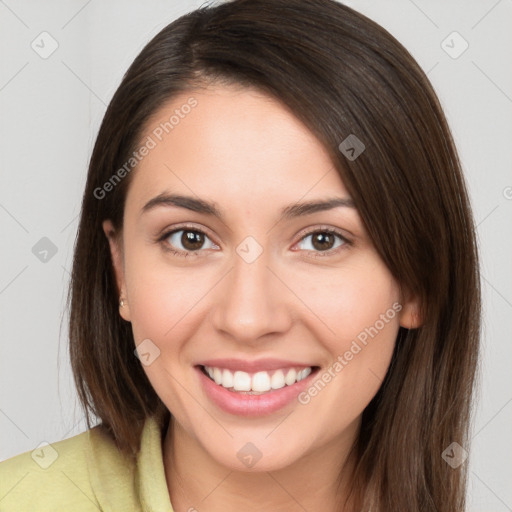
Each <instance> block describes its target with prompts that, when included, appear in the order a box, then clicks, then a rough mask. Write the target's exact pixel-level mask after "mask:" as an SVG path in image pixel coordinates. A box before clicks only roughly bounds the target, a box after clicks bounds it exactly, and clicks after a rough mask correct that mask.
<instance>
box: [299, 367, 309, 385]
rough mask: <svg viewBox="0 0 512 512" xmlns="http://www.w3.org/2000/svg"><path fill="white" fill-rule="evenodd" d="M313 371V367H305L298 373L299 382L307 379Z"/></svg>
mask: <svg viewBox="0 0 512 512" xmlns="http://www.w3.org/2000/svg"><path fill="white" fill-rule="evenodd" d="M310 373H311V368H304V369H303V370H301V371H300V372H299V373H298V374H297V382H299V381H301V380H302V379H305V378H306V377H307V376H308V375H309V374H310Z"/></svg>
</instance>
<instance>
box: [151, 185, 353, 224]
mask: <svg viewBox="0 0 512 512" xmlns="http://www.w3.org/2000/svg"><path fill="white" fill-rule="evenodd" d="M173 206H174V207H178V208H186V209H187V210H191V211H193V212H197V213H203V214H205V215H212V216H214V217H217V218H218V219H220V220H222V221H224V220H225V218H224V215H223V213H222V212H221V211H220V210H219V209H218V208H217V206H216V205H215V204H214V203H212V202H210V201H206V200H204V199H199V198H195V197H191V196H184V195H179V194H168V193H166V192H163V193H161V194H159V195H158V196H156V197H154V198H153V199H151V200H149V201H148V202H147V203H146V204H145V205H144V206H143V207H142V210H141V215H142V214H144V213H147V212H149V211H151V210H153V209H155V208H157V207H173ZM339 207H347V208H354V209H355V205H354V201H353V200H352V199H351V198H349V197H332V198H329V199H324V200H316V201H308V202H305V203H295V204H291V205H288V206H286V207H285V208H283V209H282V210H281V215H280V220H286V219H293V218H297V217H302V216H304V215H311V214H313V213H317V212H323V211H326V210H332V209H334V208H339Z"/></svg>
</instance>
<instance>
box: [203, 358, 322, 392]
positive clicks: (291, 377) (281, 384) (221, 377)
mask: <svg viewBox="0 0 512 512" xmlns="http://www.w3.org/2000/svg"><path fill="white" fill-rule="evenodd" d="M199 368H200V369H201V371H202V373H203V374H204V375H206V376H207V377H208V378H209V379H210V380H211V381H213V382H215V384H217V385H218V386H222V387H223V388H225V389H226V390H228V391H231V392H233V393H237V394H244V395H262V394H265V393H271V392H273V391H277V390H278V389H282V388H285V387H289V386H293V385H294V384H296V383H297V382H300V381H301V380H303V379H305V378H306V377H308V376H309V375H311V374H312V373H316V372H317V371H318V370H319V367H318V366H307V367H297V368H283V369H277V370H271V371H259V372H255V373H248V372H244V371H231V370H228V369H227V368H218V367H213V366H204V365H199Z"/></svg>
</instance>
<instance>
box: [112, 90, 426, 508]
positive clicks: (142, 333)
mask: <svg viewBox="0 0 512 512" xmlns="http://www.w3.org/2000/svg"><path fill="white" fill-rule="evenodd" d="M191 96H193V97H194V98H196V100H197V106H196V107H195V108H194V109H193V110H192V111H191V112H190V113H189V114H188V115H187V116H185V117H184V118H183V119H180V122H179V125H177V126H175V127H174V129H173V130H172V131H171V132H170V133H169V134H167V135H165V137H164V138H163V140H162V141H161V142H159V143H158V144H157V146H156V147H155V148H154V149H152V150H151V151H150V152H149V154H148V155H147V156H146V157H145V158H144V159H143V160H142V161H141V162H140V163H139V164H138V166H137V169H136V170H135V171H133V172H134V175H133V176H132V179H133V181H132V183H131V184H130V188H129V190H128V195H127V200H126V206H125V211H124V226H123V231H122V232H121V233H115V232H114V231H113V228H112V224H111V222H110V221H108V220H107V221H105V222H104V224H103V228H104V231H105V234H106V236H107V237H108V239H109V242H110V248H111V253H112V260H113V264H114V268H115V273H116V277H117V281H118V287H119V292H120V296H121V297H124V298H125V302H126V304H125V306H124V307H122V308H120V314H121V315H122V317H123V318H124V319H125V320H127V321H129V322H131V323H132V328H133V334H134V338H135V342H136V344H138V343H140V342H141V341H142V340H145V339H147V338H149V339H150V340H152V342H153V343H154V344H155V345H156V346H158V348H159V350H160V356H159V357H158V358H156V359H155V360H154V362H153V363H152V364H150V365H149V366H145V367H144V369H145V371H146V373H147V375H148V378H149V380H150V382H151V384H152V385H153V387H154V389H155V390H156V392H157V393H158V395H159V396H160V398H161V399H162V400H163V402H164V403H165V404H166V406H167V407H168V408H169V410H170V411H171V412H172V415H173V421H172V423H171V426H170V428H169V430H168V432H167V435H166V437H165V440H164V466H165V471H166V478H167V483H168V487H169V489H170V498H171V502H172V504H173V507H174V509H175V511H176V512H181V511H187V510H189V509H191V508H192V507H195V509H196V510H198V511H201V510H208V511H211V512H216V511H221V510H222V511H223V512H229V511H231V510H245V511H251V510H258V511H261V510H269V511H270V510H272V511H274V512H279V511H281V510H286V511H287V512H290V511H295V510H297V511H299V510H304V508H305V509H307V510H333V509H334V508H335V500H336V496H337V494H336V493H337V491H336V485H337V478H338V477H339V475H340V472H341V467H342V465H343V463H346V466H345V469H344V471H343V472H341V473H342V485H341V488H340V492H341V496H343V494H344V493H345V484H346V481H347V478H348V476H349V475H350V472H351V470H352V468H353V464H354V461H353V460H352V459H351V458H350V457H348V454H349V450H350V447H351V445H352V443H353V442H354V441H355V439H356V438H357V433H358V430H359V426H360V421H361V414H362V412H363V410H364V408H365V407H366V406H367V404H368V403H369V402H370V400H371V399H372V397H373V396H374V395H375V394H376V392H377V391H378V389H379V387H380V385H381V379H382V378H383V377H384V375H385V373H386V371H387V368H388V365H389V362H390V359H391V356H392V352H393V348H394V344H395V339H396V335H397V332H398V329H399V325H402V326H404V327H408V328H411V327H415V326H417V324H418V321H417V304H416V302H415V300H414V298H410V299H409V298H408V299H407V300H405V297H403V296H402V294H401V289H400V286H399V284H398V283H397V282H396V281H395V280H394V278H393V277H392V275H391V274H390V272H389V270H388V269H387V267H386V266H385V265H384V263H383V262H382V260H381V258H380V256H379V255H378V253H377V252H376V250H375V248H374V247H373V245H372V243H371V241H370V239H369V237H368V235H367V233H366V231H365V229H364V226H363V224H362V221H361V219H360V217H359V215H358V212H357V210H356V209H355V208H350V207H338V208H335V209H332V210H328V211H323V212H317V213H314V214H309V215H307V216H303V217H298V218H295V219H291V220H283V221H280V222H278V216H279V213H280V210H281V209H282V208H283V207H285V206H287V205H292V204H295V203H297V202H301V201H310V200H315V199H326V198H328V197H329V198H330V197H333V196H334V197H342V198H349V195H348V193H347V191H346V189H345V187H344V185H343V183H342V181H341V179H340V177H339V175H338V173H337V172H336V171H335V169H334V168H333V163H332V161H331V160H330V158H329V157H328V155H327V153H326V151H325V149H324V148H323V146H322V145H321V144H320V142H319V141H318V140H317V139H316V138H315V137H314V136H313V135H312V133H311V132H310V131H309V130H308V129H307V128H306V127H305V126H304V125H303V124H302V123H301V122H300V121H299V120H298V119H297V118H296V117H295V116H294V115H293V114H292V113H290V111H289V110H288V109H287V108H285V107H284V106H283V105H282V104H281V103H279V102H278V101H277V100H275V99H272V98H270V97H268V96H265V95H263V94H262V93H260V92H258V91H256V90H252V89H249V88H243V87H237V86H224V85H223V86H221V85H210V86H209V87H206V88H204V89H200V90H195V91H192V92H187V93H184V94H182V95H180V96H177V97H175V98H173V99H172V101H170V102H169V103H168V104H167V105H165V106H164V107H163V108H162V109H160V110H159V111H158V112H157V113H156V114H155V115H154V116H153V118H152V119H151V120H150V122H149V123H148V125H147V127H148V128H147V133H146V135H150V134H151V130H152V129H153V128H154V127H155V126H157V125H158V124H159V123H160V122H164V121H165V120H168V119H169V116H170V115H172V113H173V111H174V110H175V109H176V108H180V106H181V105H183V104H184V103H186V102H187V100H188V98H190V97H191ZM146 135H145V136H146ZM145 136H144V138H145ZM162 192H173V193H179V194H184V195H191V196H194V197H200V198H202V199H207V200H210V201H214V202H215V203H216V205H217V207H218V208H219V209H220V210H221V211H222V212H223V214H224V215H225V220H224V221H221V220H219V219H217V218H215V217H213V216H211V215H206V214H202V213H197V212H192V211H190V210H187V209H184V208H178V207H165V206H160V207H158V208H155V209H153V210H151V211H149V212H147V213H145V214H141V209H142V207H143V206H144V205H145V204H146V203H147V202H148V201H149V200H150V199H152V198H154V197H155V196H157V195H159V194H160V193H162ZM184 222H186V223H188V224H191V225H192V227H189V228H188V229H194V228H196V229H201V230H202V231H204V232H205V233H206V238H205V239H204V243H203V245H202V247H203V248H200V249H199V250H196V252H195V253H193V254H190V255H189V256H188V257H180V256H176V255H174V254H172V253H171V252H169V251H166V250H165V249H164V247H171V244H172V243H174V248H175V249H177V250H181V251H185V249H186V248H188V247H190V245H189V246H187V247H185V246H184V245H181V242H180V240H182V239H181V235H182V233H181V232H180V233H178V235H173V237H172V240H171V237H168V238H167V239H166V240H164V241H161V242H158V241H156V240H157V238H158V236H159V235H160V234H163V233H165V232H166V231H170V230H171V228H173V227H174V226H177V227H176V229H178V228H180V229H184V228H183V227H182V226H180V225H179V224H181V223H184ZM325 227H329V228H333V229H337V230H339V232H340V233H341V234H342V235H343V236H345V237H346V238H347V239H348V240H349V241H350V243H347V242H343V240H342V239H340V238H338V237H334V241H333V242H332V245H331V246H328V247H327V248H328V249H329V247H332V249H330V254H328V255H322V251H321V250H319V249H318V248H315V246H314V245H313V236H308V235H310V234H311V233H312V232H314V231H315V230H317V231H321V228H325ZM185 229H187V228H185ZM247 236H252V237H253V238H254V239H255V240H256V241H257V242H258V244H259V245H260V246H261V248H262V249H263V252H262V254H261V255H260V256H259V257H258V258H257V259H256V260H255V261H253V262H252V263H247V262H246V261H245V260H244V259H243V258H241V257H240V256H239V255H238V253H237V252H236V248H237V246H238V245H239V244H240V243H241V242H242V241H243V240H244V239H245V238H246V237H247ZM199 245H200V244H199ZM189 252H192V251H190V250H189ZM325 252H326V251H324V253H325ZM315 255H320V257H316V258H315ZM394 303H400V304H401V305H402V309H401V311H400V312H399V313H397V314H396V316H395V317H394V318H393V319H392V320H389V322H388V323H386V324H385V327H384V328H383V329H382V330H380V331H379V333H378V335H377V336H375V337H374V338H373V339H371V340H370V341H369V343H368V344H367V345H366V346H365V347H364V348H363V349H362V350H361V351H360V352H359V353H358V354H357V355H356V356H354V358H353V359H352V360H351V361H349V362H348V364H347V365H346V366H345V367H344V368H343V370H342V371H341V372H339V373H338V374H337V375H336V377H335V378H333V379H332V381H331V382H330V383H329V384H328V385H327V386H325V388H324V389H323V390H322V391H321V392H320V393H318V395H317V396H316V397H314V398H313V399H312V400H311V401H310V402H309V403H308V404H307V405H302V404H300V403H298V402H297V401H293V403H292V404H290V405H289V406H287V407H286V408H284V409H283V410H280V411H278V412H276V413H273V414H271V415H268V416H265V417H258V418H250V419H248V418H243V417H239V416H236V415H231V414H228V413H226V412H223V411H222V410H220V409H219V408H218V407H217V406H216V405H215V404H214V403H212V402H211V401H209V399H208V398H207V397H206V395H205V394H204V392H203V390H202V388H201V386H200V382H199V379H198V377H197V374H196V371H195V370H194V369H193V366H194V365H195V364H197V363H198V362H199V361H201V360H205V359H208V358H221V357H235V358H241V359H249V360H255V359H261V358H266V357H274V358H282V359H287V360H293V361H301V362H304V363H305V364H310V365H317V366H320V367H321V368H322V369H327V368H329V367H330V366H331V365H332V363H333V361H334V360H336V358H337V357H338V356H339V355H342V354H344V353H345V352H346V351H347V350H349V348H350V346H351V343H352V341H353V340H354V339H356V337H357V335H358V334H359V333H360V332H361V331H364V329H365V328H366V327H369V326H373V325H374V324H375V322H376V321H377V320H378V319H379V315H381V314H384V313H385V312H386V311H387V310H388V309H390V308H392V305H393V304H394ZM249 441H250V442H252V443H253V444H254V445H255V446H256V447H257V448H258V449H259V451H260V452H261V453H262V458H261V459H260V460H259V461H258V462H257V463H256V464H255V465H254V466H253V467H252V468H247V467H245V466H244V465H243V464H242V463H241V462H240V460H239V459H238V458H237V452H238V451H239V450H240V448H241V447H242V446H244V445H245V444H246V443H247V442H249ZM198 468H201V469H200V471H198ZM349 509H350V508H347V510H349Z"/></svg>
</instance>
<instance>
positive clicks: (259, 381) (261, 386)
mask: <svg viewBox="0 0 512 512" xmlns="http://www.w3.org/2000/svg"><path fill="white" fill-rule="evenodd" d="M251 389H252V390H253V391H270V375H269V374H268V373H267V372H258V373H255V374H254V375H253V376H252V386H251Z"/></svg>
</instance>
